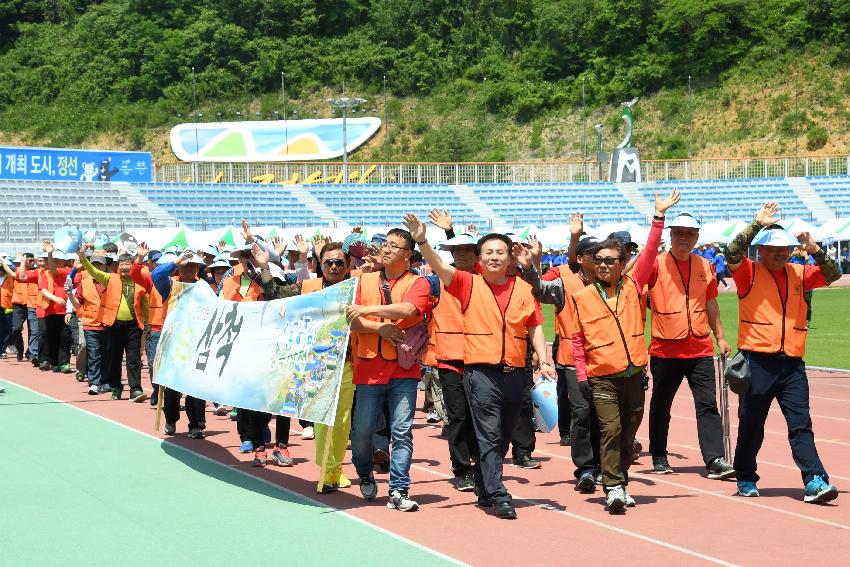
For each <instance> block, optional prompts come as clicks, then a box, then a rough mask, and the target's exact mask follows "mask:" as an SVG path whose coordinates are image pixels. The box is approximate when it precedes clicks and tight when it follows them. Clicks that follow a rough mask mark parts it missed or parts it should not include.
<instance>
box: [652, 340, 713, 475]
mask: <svg viewBox="0 0 850 567" xmlns="http://www.w3.org/2000/svg"><path fill="white" fill-rule="evenodd" d="M649 369H650V371H651V372H652V399H651V400H650V401H649V452H650V454H652V456H653V457H666V456H667V433H668V432H669V430H670V408H671V407H672V406H673V398H675V397H676V392H677V391H678V390H679V386H680V385H681V384H682V379H684V378H687V380H688V386H689V387H690V388H691V393H692V394H693V396H694V406H695V408H696V414H697V437H698V439H699V447H700V451H701V452H702V460H703V462H705V465H706V466H708V465H709V463H711V461H713V460H714V459H716V458H717V457H722V456H723V422H722V421H721V418H720V412H718V411H717V390H716V385H715V378H714V358H713V357H711V356H702V357H697V358H661V357H659V356H653V357H652V358H651V360H650V361H649Z"/></svg>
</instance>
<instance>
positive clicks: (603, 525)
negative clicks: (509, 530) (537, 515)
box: [411, 451, 739, 567]
mask: <svg viewBox="0 0 850 567" xmlns="http://www.w3.org/2000/svg"><path fill="white" fill-rule="evenodd" d="M540 452H545V451H540ZM411 468H414V469H417V470H420V471H423V472H426V473H429V474H432V475H435V476H439V477H442V478H445V479H451V478H454V477H453V476H451V475H448V474H446V473H442V472H440V471H437V470H434V469H432V468H428V467H422V466H420V465H411ZM512 497H513V499H514V500H518V501H520V502H526V503H528V504H531V505H532V506H535V507H537V508H541V509H543V510H545V511H547V512H555V513H556V514H561V515H562V516H567V517H568V518H572V519H574V520H578V521H580V522H584V523H587V524H591V525H593V526H596V527H598V528H603V529H606V530H610V531H613V532H617V533H619V534H622V535H625V536H629V537H633V538H635V539H639V540H641V541H645V542H647V543H652V544H655V545H658V546H661V547H664V548H667V549H670V550H672V551H677V552H679V553H683V554H685V555H690V556H691V557H696V558H698V559H702V560H704V561H708V562H710V563H715V564H717V565H725V566H726V567H739V566H738V565H737V564H736V563H729V562H728V561H724V560H723V559H720V558H719V557H713V556H711V555H706V554H704V553H700V552H699V551H694V550H693V549H688V548H686V547H682V546H679V545H676V544H673V543H670V542H667V541H664V540H660V539H655V538H653V537H650V536H647V535H644V534H642V533H639V532H634V531H632V530H626V529H623V528H619V527H617V526H613V525H611V524H606V523H605V522H600V521H599V520H594V519H593V518H588V517H586V516H581V515H579V514H574V513H572V512H567V511H566V510H559V509H557V508H553V507H552V505H551V504H548V503H545V502H540V501H539V500H534V499H532V498H524V497H522V496H520V495H518V494H513V493H512Z"/></svg>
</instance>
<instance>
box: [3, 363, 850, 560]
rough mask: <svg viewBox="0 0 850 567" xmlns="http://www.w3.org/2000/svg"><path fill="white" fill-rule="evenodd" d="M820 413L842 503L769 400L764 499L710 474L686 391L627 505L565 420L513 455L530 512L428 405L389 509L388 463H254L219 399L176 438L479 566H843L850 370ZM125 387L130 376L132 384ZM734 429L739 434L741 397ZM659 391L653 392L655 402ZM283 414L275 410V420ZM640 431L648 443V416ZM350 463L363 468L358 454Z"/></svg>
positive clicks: (38, 376) (135, 413) (815, 407)
mask: <svg viewBox="0 0 850 567" xmlns="http://www.w3.org/2000/svg"><path fill="white" fill-rule="evenodd" d="M0 376H2V377H3V378H5V379H8V380H9V381H11V382H15V383H17V384H19V385H21V386H25V387H27V388H30V389H33V390H35V391H37V392H41V393H43V394H46V395H48V396H51V397H53V398H56V399H59V400H63V401H65V402H66V403H68V404H71V405H73V406H77V407H79V408H81V409H84V410H86V411H89V412H92V413H95V414H98V415H101V416H103V417H105V418H107V419H110V420H114V421H116V422H119V423H122V424H124V425H126V426H129V427H131V428H135V429H138V430H139V431H143V432H145V433H152V429H153V421H154V411H153V410H152V409H151V408H150V406H149V405H148V404H147V403H145V404H140V405H137V404H131V403H128V402H127V401H126V400H122V401H112V400H109V399H107V398H106V397H105V396H104V395H101V396H97V397H95V396H88V395H87V394H86V393H85V388H84V387H83V385H81V384H78V383H77V382H75V381H74V380H73V377H72V376H68V375H60V374H54V373H52V372H51V373H42V372H38V371H37V370H35V369H34V368H33V367H32V366H30V365H29V364H26V363H17V362H15V361H13V360H5V361H2V362H0ZM810 383H811V393H812V400H811V401H812V414H813V418H812V419H813V422H814V429H815V435H816V438H817V442H818V450H819V452H820V455H821V458H822V459H823V461H824V464H825V465H826V468H827V470H828V471H829V472H830V475H831V478H832V480H833V482H834V483H835V484H836V485H838V487H839V489H841V490H842V493H841V495H840V496H839V499H838V500H837V501H835V503H834V504H832V505H811V504H804V503H803V502H802V492H803V489H802V482H801V479H800V473H799V471H798V470H797V468H796V467H795V466H794V463H793V461H792V460H791V457H790V450H789V448H788V442H787V438H786V431H785V424H784V421H783V419H782V416H781V414H780V413H779V411H778V408H776V411H774V412H771V415H770V417H769V420H768V424H767V430H768V433H767V434H766V438H765V444H764V447H763V449H762V451H761V454H760V465H759V466H760V469H759V473H760V475H761V476H762V480H761V481H760V482H759V488H760V490H761V492H762V496H761V497H760V498H755V499H751V498H750V499H745V498H741V497H737V496H734V493H735V483H734V482H721V481H712V480H708V479H706V478H704V477H703V476H702V475H703V473H704V466H703V463H702V460H701V458H700V453H699V448H698V446H697V442H696V426H695V420H694V410H693V401H692V398H691V397H690V392H689V391H688V390H687V388H683V389H682V390H680V392H679V395H678V396H677V399H676V402H675V404H674V408H673V416H674V417H673V419H672V421H671V429H670V446H669V450H670V461H671V464H672V466H673V467H674V468H675V469H676V473H675V474H672V475H665V476H658V475H654V474H651V473H649V472H648V469H649V468H650V467H649V463H650V459H649V457H648V456H646V455H644V456H643V457H642V458H641V460H640V462H639V463H637V464H636V465H634V467H633V468H632V474H631V477H632V484H631V488H630V493H631V494H633V496H634V497H635V499H636V500H637V503H638V505H637V507H636V508H632V509H629V510H628V511H627V513H626V514H624V515H617V516H612V515H610V514H609V513H608V512H606V511H605V509H604V506H603V497H602V493H601V491H597V493H596V494H593V495H584V494H579V493H577V492H576V491H575V490H574V479H573V475H572V471H573V467H572V462H571V460H570V456H569V447H561V446H560V445H559V444H558V437H557V435H556V434H555V433H550V434H538V437H537V450H536V451H535V455H536V456H537V457H538V458H539V459H540V460H541V461H542V462H543V468H542V469H539V470H523V469H517V468H513V467H511V466H510V465H509V464H507V463H506V465H505V482H506V484H507V486H508V489H509V490H510V491H511V493H512V494H513V495H514V498H515V505H516V507H517V512H518V514H519V519H518V520H516V521H504V520H499V519H497V518H495V517H494V516H492V515H490V514H489V513H487V512H485V511H483V510H481V509H479V508H477V507H476V506H475V505H474V499H475V496H474V495H473V494H471V493H465V494H464V493H459V492H457V491H456V490H454V488H453V485H452V483H451V482H450V471H449V460H448V450H447V446H446V441H445V440H444V439H442V438H440V437H439V436H438V435H439V432H440V429H439V427H435V426H430V425H428V424H427V423H425V416H424V414H422V413H421V412H417V415H416V421H415V424H414V429H415V431H414V439H415V440H414V459H413V467H412V470H411V477H412V480H413V484H412V486H411V490H410V492H411V495H412V496H413V497H414V498H415V499H416V500H418V501H419V503H420V505H421V509H420V511H419V512H416V513H408V514H403V513H400V512H398V511H395V510H390V509H387V508H386V506H385V504H386V492H387V489H386V480H387V478H386V475H378V479H379V485H380V494H381V496H380V497H379V498H378V499H377V500H376V501H375V502H373V503H366V502H365V501H363V500H362V499H361V498H360V495H359V491H358V489H357V486H356V484H355V486H353V487H352V488H350V489H348V490H344V491H340V492H337V493H334V494H328V495H317V494H316V493H315V486H316V485H315V481H316V477H317V474H318V468H317V467H316V466H315V465H314V464H313V463H312V455H313V453H314V447H313V442H312V441H307V442H304V441H301V439H300V437H298V436H297V435H295V436H293V438H294V439H295V443H293V445H292V447H291V451H292V453H293V456H294V457H296V463H297V464H296V466H295V467H293V468H287V469H281V468H275V467H268V468H265V469H255V468H252V467H250V466H249V464H248V461H249V458H248V457H249V456H248V455H241V454H239V452H238V445H239V439H238V436H237V435H236V432H235V423H233V422H231V421H230V420H229V418H227V417H217V416H215V415H213V414H212V413H211V410H212V408H211V407H210V408H208V412H209V414H208V416H207V433H208V437H207V439H206V440H203V441H194V440H189V439H187V438H186V437H185V427H186V426H185V424H186V421H185V416H184V417H183V419H182V421H181V423H180V424H179V425H178V431H179V432H180V433H179V434H178V435H176V436H174V437H171V438H167V439H165V442H168V443H175V444H178V445H181V446H183V447H188V448H191V449H192V450H194V451H197V452H198V453H200V454H203V455H205V456H207V457H210V458H212V459H215V460H217V461H219V462H221V463H223V464H225V465H227V466H234V467H238V468H239V469H241V470H243V471H245V472H247V473H248V474H253V475H256V476H258V477H261V478H263V479H265V480H268V481H270V482H272V483H275V484H278V485H280V486H282V487H285V488H287V489H289V490H292V491H295V492H298V493H301V494H303V495H305V496H307V497H310V498H313V499H316V500H319V501H322V502H324V503H326V504H327V505H328V506H331V507H333V508H336V509H338V510H344V511H346V512H348V513H350V514H352V515H354V516H356V517H358V518H361V519H363V520H365V521H366V522H369V523H371V524H374V525H376V526H378V527H380V528H383V529H385V530H388V531H391V532H394V533H397V534H399V535H401V536H404V537H406V538H408V539H410V540H413V541H415V542H417V543H419V544H422V545H424V546H427V547H429V548H432V549H435V550H437V551H439V552H441V553H444V554H446V555H448V556H450V557H453V558H455V559H457V560H459V561H461V562H464V563H468V564H471V565H488V566H490V565H515V564H521V565H588V566H590V565H599V564H601V563H603V562H605V563H614V562H616V563H617V564H619V563H627V564H628V565H652V566H654V567H657V566H658V565H706V564H719V565H771V566H772V567H776V566H779V565H803V564H809V565H839V564H846V553H847V549H848V548H850V501H848V497H847V495H846V491H845V490H844V489H846V488H847V487H848V486H850V427H848V425H850V376H848V375H838V374H825V373H814V372H812V373H810ZM125 392H126V389H125ZM732 398H733V399H732V414H733V419H732V436H733V447H734V436H735V434H736V428H735V424H736V419H735V418H734V410H735V407H736V406H735V401H736V400H734V396H732ZM648 402H649V400H648V399H647V407H648ZM273 423H274V422H272V424H273ZM639 437H640V438H642V439H643V440H644V444H646V419H644V423H643V424H642V426H641V430H640V433H639ZM345 470H346V473H347V474H348V475H349V476H352V477H355V476H356V475H355V474H354V470H353V467H352V466H351V465H350V464H346V466H345Z"/></svg>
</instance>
